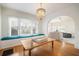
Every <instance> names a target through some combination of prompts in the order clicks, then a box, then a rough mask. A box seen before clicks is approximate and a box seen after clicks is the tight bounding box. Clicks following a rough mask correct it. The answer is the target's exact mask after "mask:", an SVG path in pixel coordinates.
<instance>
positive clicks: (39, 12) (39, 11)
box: [36, 3, 46, 20]
mask: <svg viewBox="0 0 79 59" xmlns="http://www.w3.org/2000/svg"><path fill="white" fill-rule="evenodd" d="M36 13H37V17H38V18H39V19H40V20H42V19H43V17H44V16H45V13H46V10H45V9H44V8H43V7H42V3H40V8H38V9H37V10H36Z"/></svg>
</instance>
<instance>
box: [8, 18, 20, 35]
mask: <svg viewBox="0 0 79 59" xmlns="http://www.w3.org/2000/svg"><path fill="white" fill-rule="evenodd" d="M9 24H10V25H9V26H10V35H18V31H19V29H18V19H17V18H14V17H10V18H9Z"/></svg>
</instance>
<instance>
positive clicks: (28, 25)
mask: <svg viewBox="0 0 79 59" xmlns="http://www.w3.org/2000/svg"><path fill="white" fill-rule="evenodd" d="M35 33H36V27H35V24H34V23H33V22H32V21H30V20H27V19H20V35H25V34H35Z"/></svg>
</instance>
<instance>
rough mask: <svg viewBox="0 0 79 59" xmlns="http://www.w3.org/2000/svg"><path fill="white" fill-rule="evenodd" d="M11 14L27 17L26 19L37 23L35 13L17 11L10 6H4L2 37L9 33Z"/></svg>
mask: <svg viewBox="0 0 79 59" xmlns="http://www.w3.org/2000/svg"><path fill="white" fill-rule="evenodd" d="M9 16H14V17H18V18H26V19H29V20H32V21H33V22H35V23H37V21H36V17H35V16H34V15H31V14H28V13H25V12H21V11H17V10H13V9H10V8H5V7H2V21H1V23H2V24H1V30H2V32H1V35H2V37H4V36H8V35H9V21H8V17H9Z"/></svg>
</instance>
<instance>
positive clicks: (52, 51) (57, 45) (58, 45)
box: [26, 41, 79, 56]
mask: <svg viewBox="0 0 79 59" xmlns="http://www.w3.org/2000/svg"><path fill="white" fill-rule="evenodd" d="M27 53H28V52H26V55H27ZM32 56H79V50H78V49H75V48H74V46H73V45H72V44H68V43H65V42H60V41H54V47H53V48H52V47H51V44H49V45H44V46H41V47H38V48H35V49H33V50H32Z"/></svg>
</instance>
